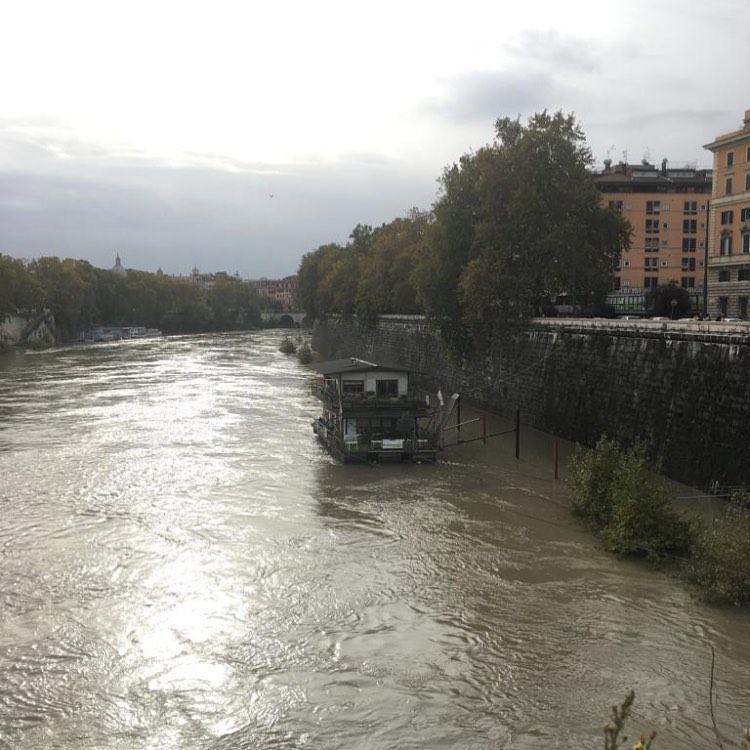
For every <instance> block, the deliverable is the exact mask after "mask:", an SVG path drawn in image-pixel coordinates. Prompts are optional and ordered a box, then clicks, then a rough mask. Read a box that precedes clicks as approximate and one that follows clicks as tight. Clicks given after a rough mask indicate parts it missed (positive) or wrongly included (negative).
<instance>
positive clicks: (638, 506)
mask: <svg viewBox="0 0 750 750" xmlns="http://www.w3.org/2000/svg"><path fill="white" fill-rule="evenodd" d="M570 481H571V486H572V489H573V511H574V513H576V514H577V515H579V516H580V517H582V518H584V519H585V520H586V521H587V522H588V523H590V524H591V525H592V526H593V527H594V528H595V529H596V530H597V531H598V532H599V533H600V535H601V538H602V540H603V542H604V546H605V547H606V548H607V549H608V550H610V551H611V552H615V553H617V554H621V555H641V556H646V557H648V558H649V559H654V560H655V559H660V558H663V557H665V556H671V555H687V554H688V553H689V551H690V548H691V544H692V540H693V534H694V528H693V525H692V524H691V523H690V522H688V521H687V520H686V519H684V518H683V517H682V516H680V515H679V514H678V513H676V512H675V511H674V510H673V508H672V502H673V498H672V495H671V492H670V490H669V489H668V487H667V485H666V484H665V483H664V481H663V480H661V479H660V478H658V477H655V476H654V475H653V473H652V472H650V471H649V470H648V468H647V466H646V461H645V458H644V455H643V452H642V450H640V449H639V448H635V449H631V450H624V449H622V448H621V447H620V446H618V445H617V444H616V443H614V442H613V441H611V440H608V439H607V438H606V437H604V438H601V439H600V440H599V442H598V443H597V445H596V447H595V448H594V449H593V450H592V451H588V452H584V451H582V450H581V449H580V448H579V450H578V452H577V453H576V455H575V456H574V458H573V461H572V462H571V480H570Z"/></svg>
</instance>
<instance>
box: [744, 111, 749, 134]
mask: <svg viewBox="0 0 750 750" xmlns="http://www.w3.org/2000/svg"><path fill="white" fill-rule="evenodd" d="M744 123H745V130H750V109H746V110H745V120H744Z"/></svg>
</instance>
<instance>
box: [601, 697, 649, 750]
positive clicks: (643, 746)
mask: <svg viewBox="0 0 750 750" xmlns="http://www.w3.org/2000/svg"><path fill="white" fill-rule="evenodd" d="M633 701H635V692H633V691H632V690H631V691H630V692H629V693H628V694H627V696H625V700H624V701H623V702H622V703H621V704H620V705H619V706H618V705H614V706H612V708H611V717H610V720H609V721H608V722H607V723H606V724H605V725H604V750H616V748H617V747H619V746H620V745H623V744H625V743H626V742H627V741H628V738H627V736H625V735H622V737H620V735H621V734H622V731H623V729H624V728H625V722H626V720H627V718H628V717H629V716H630V710H631V708H632V707H633ZM654 737H656V731H655V730H653V729H652V730H651V731H650V732H649V733H644V734H642V735H641V736H640V737H639V738H638V741H637V742H636V743H635V745H633V748H632V750H648V748H650V747H651V743H652V742H653V741H654Z"/></svg>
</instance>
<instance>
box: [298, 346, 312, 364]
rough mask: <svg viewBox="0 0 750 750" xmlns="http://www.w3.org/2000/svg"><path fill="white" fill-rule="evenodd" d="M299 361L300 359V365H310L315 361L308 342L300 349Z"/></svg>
mask: <svg viewBox="0 0 750 750" xmlns="http://www.w3.org/2000/svg"><path fill="white" fill-rule="evenodd" d="M297 359H299V361H300V364H303V365H309V364H310V362H312V361H313V351H312V349H311V348H310V345H309V344H308V343H307V342H305V343H304V344H302V346H300V347H298V349H297Z"/></svg>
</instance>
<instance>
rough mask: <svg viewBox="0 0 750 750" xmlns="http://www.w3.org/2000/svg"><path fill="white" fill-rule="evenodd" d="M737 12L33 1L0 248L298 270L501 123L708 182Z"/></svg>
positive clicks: (17, 52) (409, 198) (12, 56)
mask: <svg viewBox="0 0 750 750" xmlns="http://www.w3.org/2000/svg"><path fill="white" fill-rule="evenodd" d="M742 10H744V6H743V5H741V4H740V2H739V0H720V1H719V2H717V3H714V4H713V5H712V6H711V7H710V8H708V7H705V8H704V7H696V8H691V9H689V10H685V8H684V6H682V5H678V4H677V2H675V1H674V0H661V1H660V2H656V3H649V4H647V3H645V2H643V1H642V0H636V2H632V3H628V4H627V7H624V4H623V5H621V6H614V7H613V6H602V5H601V4H597V3H594V2H590V1H589V0H579V2H574V3H572V4H569V5H566V6H564V7H563V6H559V4H556V3H552V2H535V3H529V4H527V5H525V6H523V7H517V8H515V7H514V8H505V7H498V6H497V4H490V3H487V2H481V1H479V0H469V2H467V3H464V4H462V6H461V8H460V9H457V8H456V7H455V6H453V5H449V4H448V3H444V2H438V3H430V4H427V3H423V2H414V3H410V4H399V5H397V4H396V3H394V2H385V3H383V4H381V5H380V6H379V7H378V11H377V13H375V12H372V11H367V10H365V9H364V8H362V9H360V8H357V7H351V4H347V3H344V2H338V1H336V2H334V1H328V2H323V3H322V4H317V5H316V6H314V7H313V6H309V5H307V4H303V3H298V2H292V1H287V2H280V3H277V4H274V5H273V7H270V6H269V7H265V8H263V9H256V8H253V9H251V8H249V7H247V6H246V5H245V4H243V3H238V2H231V1H230V0H223V1H220V2H216V3H212V4H211V5H210V6H209V5H208V4H207V3H205V2H203V1H201V0H198V1H196V2H189V3H174V2H166V1H165V2H161V3H158V4H146V3H145V2H140V1H138V2H133V3H128V4H127V5H125V4H121V3H108V4H101V3H95V2H90V1H89V0H72V1H71V2H70V3H66V4H63V5H60V4H58V3H53V2H51V1H50V0H30V1H29V2H27V3H23V4H16V5H14V6H13V7H12V8H10V9H8V11H7V13H6V17H5V19H4V23H3V28H2V29H0V62H2V63H3V65H4V68H5V69H6V70H13V71H14V75H13V76H6V77H5V78H4V80H3V81H2V82H0V94H1V96H0V253H3V254H6V255H11V256H13V257H26V258H31V257H40V256H42V255H57V256H60V257H75V258H82V259H85V260H88V261H90V262H91V263H92V264H94V265H96V266H98V267H103V268H108V267H111V266H112V264H113V262H114V257H115V255H116V254H118V253H119V254H120V256H121V258H122V259H123V264H124V265H126V266H127V267H130V268H138V269H141V270H146V271H156V270H157V268H161V269H162V270H163V271H164V272H165V273H169V274H179V273H184V274H189V272H190V269H192V268H193V267H194V266H197V267H198V268H199V269H201V271H204V270H205V271H206V272H215V271H219V270H225V271H227V272H228V273H232V274H233V273H235V272H237V273H239V274H240V275H241V276H242V277H243V278H260V277H262V276H266V277H269V278H279V277H283V276H287V275H290V274H294V273H296V271H297V268H298V266H299V261H300V259H301V257H302V256H303V255H304V253H306V252H309V251H310V250H313V249H315V248H316V247H318V246H319V245H321V244H325V243H328V242H339V243H342V244H343V243H345V242H346V241H347V238H348V235H349V233H350V232H351V230H352V229H353V228H354V227H355V226H356V225H357V224H359V223H362V224H370V225H373V226H378V225H380V224H382V223H384V222H389V221H391V220H392V219H394V218H397V217H399V216H403V215H405V214H406V213H407V211H409V209H411V208H412V207H418V208H420V209H429V208H430V206H431V205H432V203H433V202H434V201H435V199H436V196H437V191H438V182H437V180H438V178H439V176H440V174H441V171H442V170H443V168H444V167H446V166H447V165H449V164H451V163H453V162H455V161H457V160H458V159H459V158H460V157H461V155H462V154H464V153H467V152H470V151H472V150H476V149H478V148H480V147H481V146H483V145H485V144H486V143H488V142H490V141H491V140H492V137H493V124H494V121H495V120H496V119H497V118H498V117H506V116H507V117H512V118H513V117H520V118H521V119H522V120H525V119H526V118H528V117H529V116H530V115H531V114H533V113H534V112H536V111H540V110H542V109H545V108H546V109H549V110H557V109H561V110H563V111H565V112H573V113H575V115H576V117H577V118H578V120H579V122H580V124H581V126H582V128H583V130H584V132H585V133H586V136H587V140H588V143H589V146H590V148H591V150H592V153H593V156H594V158H595V160H596V166H599V167H600V166H601V164H602V162H603V160H604V159H605V158H611V159H612V160H613V161H615V162H617V161H620V160H626V161H629V162H631V163H637V162H639V161H641V160H642V159H644V158H645V159H648V160H649V161H652V162H657V163H658V162H660V161H661V160H662V159H663V158H667V159H669V161H670V163H674V164H677V163H682V162H693V163H695V164H696V165H697V166H699V167H710V166H711V155H710V154H709V153H708V152H707V151H705V150H704V149H703V145H704V144H706V143H709V142H711V141H712V140H713V138H714V137H715V136H716V135H717V134H718V133H723V132H728V131H730V130H732V129H734V128H736V127H738V126H739V125H740V118H741V114H742V113H743V112H744V111H745V110H746V109H747V108H748V106H750V102H748V101H747V100H746V97H747V93H746V92H745V91H744V90H743V88H742V87H741V86H738V85H735V84H734V83H733V82H734V81H736V80H738V77H737V73H736V67H735V66H736V63H735V59H736V57H737V56H735V55H732V54H730V53H731V50H732V49H734V48H736V49H738V50H739V49H741V47H740V45H741V43H742V41H743V38H742V36H741V34H742V31H741V24H740V23H738V22H737V21H738V19H741V18H742V13H741V11H742Z"/></svg>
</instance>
